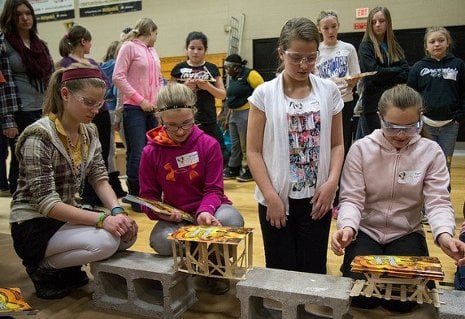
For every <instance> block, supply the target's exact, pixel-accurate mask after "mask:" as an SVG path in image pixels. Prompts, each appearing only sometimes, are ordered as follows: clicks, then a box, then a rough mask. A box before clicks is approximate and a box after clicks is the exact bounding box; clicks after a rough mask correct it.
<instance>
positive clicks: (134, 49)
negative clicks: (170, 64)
mask: <svg viewBox="0 0 465 319" xmlns="http://www.w3.org/2000/svg"><path fill="white" fill-rule="evenodd" d="M113 83H114V84H115V85H116V87H117V88H118V90H119V92H120V93H122V94H123V96H124V99H123V103H124V104H131V105H140V104H141V103H142V101H143V100H144V99H145V100H147V101H149V102H150V103H151V104H153V105H156V101H157V94H158V91H159V90H160V88H161V87H162V86H163V77H162V75H161V65H160V57H159V56H158V53H157V51H156V50H155V48H153V47H147V45H146V44H145V43H144V42H142V41H140V40H138V39H134V40H132V41H127V42H124V43H123V45H122V46H121V48H120V50H119V52H118V57H117V58H116V63H115V70H114V71H113Z"/></svg>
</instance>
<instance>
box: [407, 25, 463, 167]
mask: <svg viewBox="0 0 465 319" xmlns="http://www.w3.org/2000/svg"><path fill="white" fill-rule="evenodd" d="M424 41H425V44H424V45H425V53H426V57H424V58H423V59H421V60H420V61H418V62H417V63H415V64H414V65H413V67H412V70H411V72H410V74H409V77H408V81H407V84H408V85H409V86H410V87H412V88H414V89H415V90H417V91H418V92H419V93H420V94H421V95H422V96H423V100H424V102H425V110H424V112H423V116H422V120H423V126H424V128H425V130H426V132H428V134H429V136H428V137H430V138H431V139H433V140H435V141H436V142H438V144H439V145H440V146H441V148H442V150H443V152H444V154H445V155H446V158H447V167H448V168H449V170H450V164H451V160H452V154H453V153H454V148H455V141H456V139H457V134H458V132H459V126H460V124H459V123H460V122H461V121H462V120H463V119H464V118H465V63H464V61H463V60H461V59H459V58H457V57H455V56H454V55H453V54H451V53H449V48H450V47H451V45H452V38H451V36H450V33H449V31H447V29H445V28H443V27H430V28H428V29H426V32H425V38H424Z"/></svg>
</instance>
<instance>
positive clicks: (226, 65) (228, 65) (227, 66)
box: [224, 61, 240, 69]
mask: <svg viewBox="0 0 465 319" xmlns="http://www.w3.org/2000/svg"><path fill="white" fill-rule="evenodd" d="M239 66H240V64H239V63H234V62H228V61H226V62H224V68H225V69H233V68H236V67H239Z"/></svg>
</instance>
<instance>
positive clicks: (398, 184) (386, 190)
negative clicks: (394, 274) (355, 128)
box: [337, 130, 455, 244]
mask: <svg viewBox="0 0 465 319" xmlns="http://www.w3.org/2000/svg"><path fill="white" fill-rule="evenodd" d="M449 182H450V178H449V171H448V170H447V166H446V159H445V156H444V153H443V152H442V150H441V148H440V147H439V145H438V144H437V143H436V142H434V141H432V140H429V139H426V138H422V137H420V136H417V137H414V138H412V140H411V141H410V142H409V144H408V145H407V146H405V147H404V148H402V149H401V150H397V149H396V148H394V147H393V146H392V145H391V144H390V143H389V142H388V140H386V138H385V137H384V136H383V134H382V131H381V130H376V131H374V132H373V133H372V134H370V135H368V136H367V137H365V138H363V139H361V140H358V141H357V142H355V144H354V145H352V147H351V148H350V151H349V153H348V155H347V158H346V161H345V164H344V169H343V170H342V177H341V191H340V209H339V214H338V219H337V228H338V229H341V228H344V227H346V226H349V227H352V228H353V229H355V230H357V231H358V230H359V229H360V230H361V231H363V232H364V233H366V234H367V235H368V236H370V237H371V238H373V239H374V240H376V241H377V242H379V243H381V244H385V243H389V242H391V241H393V240H395V239H398V238H400V237H403V236H405V235H407V234H410V233H412V232H419V233H421V234H424V232H423V229H422V227H421V209H422V207H423V203H424V206H425V209H426V215H427V217H428V221H429V224H430V226H431V231H432V233H433V238H434V240H436V239H437V237H438V235H439V234H441V233H448V234H450V235H452V236H453V235H454V231H455V215H454V209H453V207H452V203H451V201H450V193H449V191H448V190H447V188H448V186H449Z"/></svg>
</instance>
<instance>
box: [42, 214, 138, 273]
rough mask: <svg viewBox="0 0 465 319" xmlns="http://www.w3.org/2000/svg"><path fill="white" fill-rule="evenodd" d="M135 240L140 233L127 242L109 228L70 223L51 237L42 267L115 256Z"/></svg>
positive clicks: (66, 264)
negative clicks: (110, 231) (108, 230)
mask: <svg viewBox="0 0 465 319" xmlns="http://www.w3.org/2000/svg"><path fill="white" fill-rule="evenodd" d="M135 241H136V236H135V237H134V238H133V239H132V240H131V241H130V242H123V241H122V240H121V239H120V238H119V237H118V236H115V235H112V234H110V233H109V232H107V231H106V230H105V229H102V228H95V227H92V226H84V225H72V224H69V223H66V224H64V225H63V226H61V227H60V229H59V230H58V231H57V232H56V233H55V234H54V235H53V236H52V238H50V241H49V242H48V245H47V250H46V251H45V258H44V259H43V260H42V262H41V266H44V267H47V268H50V267H51V268H56V269H60V268H66V267H73V266H79V265H85V264H87V263H91V262H94V261H98V260H102V259H106V258H108V257H111V256H112V255H113V254H114V253H115V252H116V251H117V250H125V249H127V248H129V247H131V246H132V245H133V244H134V243H135Z"/></svg>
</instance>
